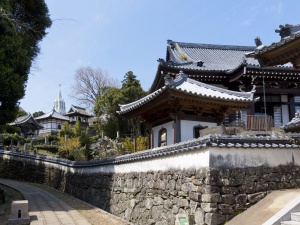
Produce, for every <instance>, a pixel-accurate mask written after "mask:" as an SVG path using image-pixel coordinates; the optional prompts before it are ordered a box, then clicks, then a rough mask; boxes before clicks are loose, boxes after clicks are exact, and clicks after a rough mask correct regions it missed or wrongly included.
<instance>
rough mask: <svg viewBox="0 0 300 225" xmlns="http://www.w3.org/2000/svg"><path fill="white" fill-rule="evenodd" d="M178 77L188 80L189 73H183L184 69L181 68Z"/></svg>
mask: <svg viewBox="0 0 300 225" xmlns="http://www.w3.org/2000/svg"><path fill="white" fill-rule="evenodd" d="M177 77H178V78H180V79H181V80H183V81H186V80H187V78H188V75H187V74H185V73H183V71H182V70H180V71H179V74H178V75H177Z"/></svg>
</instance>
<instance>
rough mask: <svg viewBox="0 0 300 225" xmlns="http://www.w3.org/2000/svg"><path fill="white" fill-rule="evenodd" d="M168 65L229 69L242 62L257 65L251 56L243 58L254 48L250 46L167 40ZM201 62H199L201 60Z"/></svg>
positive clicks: (211, 69) (213, 69)
mask: <svg viewBox="0 0 300 225" xmlns="http://www.w3.org/2000/svg"><path fill="white" fill-rule="evenodd" d="M169 44H170V46H168V53H169V60H170V61H171V62H170V63H169V66H170V67H180V68H182V69H193V70H209V71H230V70H234V69H235V68H237V67H239V66H240V65H242V64H252V65H257V66H258V65H259V64H258V61H257V60H255V59H253V58H245V54H246V53H249V52H252V51H254V50H255V47H252V46H232V45H212V44H194V43H183V42H169ZM201 61H202V63H203V64H202V63H199V62H201Z"/></svg>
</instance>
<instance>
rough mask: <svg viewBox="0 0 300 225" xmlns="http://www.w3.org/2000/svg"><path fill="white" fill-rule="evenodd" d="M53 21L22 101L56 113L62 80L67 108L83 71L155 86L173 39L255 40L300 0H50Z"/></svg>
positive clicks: (293, 15)
mask: <svg viewBox="0 0 300 225" xmlns="http://www.w3.org/2000/svg"><path fill="white" fill-rule="evenodd" d="M46 4H47V5H48V8H49V11H50V17H51V19H52V20H53V25H52V27H51V28H50V29H49V30H48V35H47V36H46V37H45V38H44V39H43V41H42V42H41V43H40V47H41V54H40V55H39V56H38V57H37V59H36V60H35V63H34V65H33V67H32V69H31V74H30V75H29V80H28V83H27V88H26V96H25V97H24V98H23V99H22V100H21V105H20V106H21V107H22V108H23V109H24V110H25V111H27V112H30V113H34V112H36V111H43V112H45V113H46V112H49V111H50V110H51V109H52V108H53V105H54V99H56V98H57V96H58V90H59V84H61V90H62V96H63V99H64V100H65V102H66V108H67V110H68V109H69V108H70V106H71V104H74V105H78V104H77V103H76V102H75V100H73V99H71V98H70V97H69V95H70V93H71V86H72V84H73V83H74V73H75V71H76V69H78V68H80V67H85V66H91V67H93V68H101V69H102V70H104V71H106V72H107V73H108V74H109V75H110V76H111V77H113V78H116V79H117V80H118V81H119V83H120V84H121V81H122V80H123V77H124V75H125V73H126V72H127V71H130V70H131V71H133V73H134V74H135V75H136V76H137V79H139V80H140V82H141V85H142V87H143V89H144V90H148V89H149V88H150V86H151V84H152V81H153V79H154V76H155V73H156V70H157V65H158V62H157V59H158V58H165V55H166V46H167V40H168V39H171V40H173V41H179V42H192V43H205V44H224V45H247V46H249V45H250V46H254V38H255V37H257V36H259V37H260V38H261V40H262V43H263V44H264V45H269V44H271V43H272V42H277V41H279V40H280V37H279V35H278V34H277V33H275V29H278V26H279V25H280V24H287V23H289V24H298V23H300V18H299V8H300V1H298V0H247V1H246V0H227V1H225V0H223V1H222V0H189V1H184V0H172V1H171V0H88V1H83V0H75V1H74V0H63V1H59V0H46Z"/></svg>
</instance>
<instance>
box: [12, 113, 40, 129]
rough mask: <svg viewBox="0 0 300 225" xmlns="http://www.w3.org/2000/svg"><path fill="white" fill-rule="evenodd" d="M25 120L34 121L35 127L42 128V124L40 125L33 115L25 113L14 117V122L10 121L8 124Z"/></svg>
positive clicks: (21, 122)
mask: <svg viewBox="0 0 300 225" xmlns="http://www.w3.org/2000/svg"><path fill="white" fill-rule="evenodd" d="M26 122H29V123H34V124H35V126H36V127H38V128H42V127H43V126H42V125H40V124H39V123H38V122H37V121H36V120H35V119H34V118H33V117H32V115H31V114H28V115H25V116H20V117H18V118H17V119H15V121H14V122H12V123H10V124H9V125H12V126H13V125H19V124H24V123H26Z"/></svg>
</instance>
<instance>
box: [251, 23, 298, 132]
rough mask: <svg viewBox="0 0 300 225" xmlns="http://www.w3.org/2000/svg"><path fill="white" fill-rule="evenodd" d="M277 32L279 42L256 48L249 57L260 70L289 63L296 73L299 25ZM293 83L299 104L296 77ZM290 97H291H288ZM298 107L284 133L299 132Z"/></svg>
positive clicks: (287, 26) (296, 100)
mask: <svg viewBox="0 0 300 225" xmlns="http://www.w3.org/2000/svg"><path fill="white" fill-rule="evenodd" d="M279 28H280V29H279V30H275V32H276V33H279V34H280V37H281V40H280V41H279V42H275V43H272V44H271V45H269V46H263V45H261V47H258V48H257V49H256V50H255V51H254V52H251V53H250V54H249V56H250V57H254V58H255V59H257V60H258V62H259V64H260V66H261V67H262V68H265V67H270V66H275V65H282V64H285V63H289V62H290V63H291V64H292V65H293V67H294V68H295V69H297V70H296V71H299V69H300V24H297V25H289V24H286V25H284V26H283V25H280V26H279ZM293 79H294V80H295V82H294V88H292V90H294V102H299V98H300V97H299V92H298V88H297V86H298V83H299V81H298V77H295V78H293ZM290 96H292V95H290ZM292 103H293V102H292ZM299 110H300V106H299V105H295V108H294V111H293V112H295V114H294V115H295V117H294V118H293V119H292V120H291V121H290V122H288V123H287V124H284V130H285V131H286V132H300V112H299Z"/></svg>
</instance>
